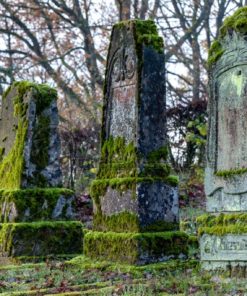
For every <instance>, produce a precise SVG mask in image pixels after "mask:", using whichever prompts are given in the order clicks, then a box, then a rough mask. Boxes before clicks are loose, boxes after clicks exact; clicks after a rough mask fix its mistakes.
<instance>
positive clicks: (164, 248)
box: [84, 231, 188, 265]
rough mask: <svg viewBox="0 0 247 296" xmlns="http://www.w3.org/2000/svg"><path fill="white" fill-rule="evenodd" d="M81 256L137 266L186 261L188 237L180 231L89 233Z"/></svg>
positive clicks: (86, 235)
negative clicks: (178, 259) (169, 261)
mask: <svg viewBox="0 0 247 296" xmlns="http://www.w3.org/2000/svg"><path fill="white" fill-rule="evenodd" d="M84 254H85V255H86V256H88V257H90V258H92V259H97V260H98V259H100V260H109V261H116V262H121V263H129V264H136V265H144V264H149V263H154V262H161V261H167V260H169V259H174V258H186V257H187V254H188V236H187V235H186V234H185V233H183V232H180V231H171V232H156V233H117V232H96V231H89V232H87V233H86V234H85V236H84Z"/></svg>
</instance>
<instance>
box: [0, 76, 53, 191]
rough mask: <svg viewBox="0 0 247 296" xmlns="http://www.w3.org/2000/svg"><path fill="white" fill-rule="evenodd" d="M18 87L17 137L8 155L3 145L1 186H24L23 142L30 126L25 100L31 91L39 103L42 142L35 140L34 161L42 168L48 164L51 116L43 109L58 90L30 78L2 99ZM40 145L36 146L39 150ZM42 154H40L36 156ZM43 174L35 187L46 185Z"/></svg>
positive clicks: (39, 135) (38, 114) (40, 139)
mask: <svg viewBox="0 0 247 296" xmlns="http://www.w3.org/2000/svg"><path fill="white" fill-rule="evenodd" d="M13 89H16V90H17V95H16V97H15V98H14V99H13V104H14V114H13V116H14V117H16V118H17V120H18V124H17V127H16V137H15V141H14V144H13V147H12V148H11V150H10V151H9V153H8V154H7V155H5V153H4V148H3V147H1V162H0V188H4V189H18V188H20V187H21V182H22V174H23V170H24V167H25V161H24V154H23V150H24V145H25V141H26V136H27V129H28V116H27V110H28V102H25V101H24V97H25V94H27V93H28V92H29V91H32V96H33V98H34V100H35V103H36V115H37V121H38V125H37V128H38V129H39V131H38V134H37V136H38V137H39V141H38V142H37V141H35V143H33V147H32V149H33V150H35V151H36V150H37V151H36V153H35V152H33V151H32V155H31V158H32V162H33V163H34V164H36V165H37V167H38V169H40V170H41V169H43V168H44V167H45V166H46V165H47V164H48V145H49V124H50V122H49V117H48V116H46V115H44V114H42V112H43V111H44V110H45V109H46V108H47V107H49V105H50V104H51V102H52V101H53V100H56V99H57V92H56V90H55V89H53V88H50V87H49V86H47V85H45V84H40V85H37V84H34V83H32V82H28V81H21V82H15V83H14V84H13V85H12V86H11V87H10V88H8V89H7V91H6V92H5V94H3V100H6V98H7V96H8V94H9V93H10V92H11V91H12V90H13ZM36 148H37V149H36ZM37 156H39V157H37ZM39 180H40V176H39V174H37V176H35V180H33V183H34V185H35V186H37V187H38V186H44V185H46V184H45V182H44V178H43V179H42V182H39Z"/></svg>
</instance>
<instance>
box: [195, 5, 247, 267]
mask: <svg viewBox="0 0 247 296" xmlns="http://www.w3.org/2000/svg"><path fill="white" fill-rule="evenodd" d="M246 20H247V7H244V8H241V9H239V10H237V11H236V12H235V14H234V15H233V16H231V17H229V18H227V19H226V20H225V22H224V24H223V26H222V28H221V31H220V32H221V33H220V37H219V40H216V41H215V42H214V43H213V44H212V47H211V49H210V52H209V65H210V100H209V130H208V146H207V167H206V178H205V190H206V195H207V211H208V212H209V215H205V216H202V217H200V218H199V219H198V222H199V226H200V228H199V232H200V234H201V239H200V246H201V260H202V262H203V266H204V267H205V268H212V269H213V268H226V267H230V268H235V267H236V266H243V268H246V266H247V39H246V36H247V21H246Z"/></svg>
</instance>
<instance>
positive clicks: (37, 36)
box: [0, 0, 247, 207]
mask: <svg viewBox="0 0 247 296" xmlns="http://www.w3.org/2000/svg"><path fill="white" fill-rule="evenodd" d="M246 2H247V1H242V0H236V1H234V0H186V1H184V0H115V1H114V0H107V1H106V0H105V1H99V0H91V1H90V0H11V1H9V0H0V40H1V47H0V95H1V94H3V92H4V90H6V88H7V87H8V86H9V85H10V84H12V83H13V81H16V80H30V81H34V82H36V83H48V84H50V85H51V86H53V87H55V88H56V89H57V90H58V93H59V100H58V108H59V114H60V126H59V131H60V134H61V138H62V153H61V162H62V166H63V173H64V185H65V186H67V187H70V188H72V189H75V190H76V192H77V194H78V196H79V198H81V201H82V202H83V201H85V198H86V196H87V194H88V186H89V184H90V181H91V180H92V179H93V178H94V176H95V172H96V169H97V163H98V159H99V132H100V121H101V106H102V88H103V82H104V70H105V65H106V55H107V49H108V46H109V42H110V33H111V29H112V26H113V25H114V24H115V23H116V22H118V21H121V20H125V19H134V18H135V19H136V18H138V19H152V20H154V21H155V23H156V24H157V26H158V29H159V34H160V35H161V36H162V37H163V38H164V41H165V57H166V77H164V79H166V88H167V91H166V101H167V130H168V135H169V148H170V149H169V150H170V155H169V156H170V157H169V158H170V162H171V165H172V167H173V170H174V171H175V173H176V174H178V175H179V177H180V204H181V206H182V207H183V206H191V207H203V205H204V191H203V169H204V163H205V159H204V157H205V143H206V134H207V129H206V122H207V114H206V109H207V100H208V89H207V82H208V81H207V79H208V74H209V73H208V63H207V52H208V50H209V48H210V46H211V44H212V42H213V40H214V39H215V38H217V37H218V36H219V34H220V27H221V25H222V22H223V20H224V18H225V17H226V16H228V15H230V14H232V13H233V12H234V11H235V10H236V8H238V7H242V6H244V5H247V3H246ZM164 124H165V123H164Z"/></svg>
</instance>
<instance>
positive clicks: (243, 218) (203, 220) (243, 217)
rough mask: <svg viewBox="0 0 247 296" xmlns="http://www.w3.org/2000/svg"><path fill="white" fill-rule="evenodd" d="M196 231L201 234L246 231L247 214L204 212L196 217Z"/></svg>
mask: <svg viewBox="0 0 247 296" xmlns="http://www.w3.org/2000/svg"><path fill="white" fill-rule="evenodd" d="M197 224H198V233H199V235H202V234H204V233H207V234H215V235H225V234H227V233H228V234H230V233H232V234H240V233H247V214H246V213H235V214H223V213H221V214H220V215H217V216H215V215H210V214H205V215H202V216H199V217H198V218H197Z"/></svg>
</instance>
